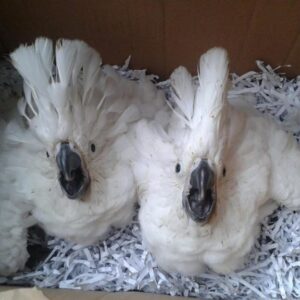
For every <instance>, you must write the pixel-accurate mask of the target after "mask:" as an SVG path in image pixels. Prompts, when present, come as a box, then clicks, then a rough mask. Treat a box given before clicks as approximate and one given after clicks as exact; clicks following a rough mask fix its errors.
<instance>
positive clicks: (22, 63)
mask: <svg viewBox="0 0 300 300" xmlns="http://www.w3.org/2000/svg"><path fill="white" fill-rule="evenodd" d="M11 59H12V62H13V64H14V66H15V67H16V69H17V70H18V71H19V73H20V74H21V76H22V77H23V79H24V98H23V99H22V100H20V102H19V104H18V108H19V111H20V114H21V116H22V118H23V119H24V120H25V126H24V125H23V123H22V122H20V120H17V119H13V120H11V121H10V122H9V124H7V125H4V124H2V125H3V126H2V128H1V129H2V130H1V135H2V138H1V141H2V144H1V147H0V165H1V169H2V172H1V174H0V195H1V197H0V198H1V199H0V241H1V243H0V274H2V275H8V274H11V273H14V272H16V271H17V270H20V269H22V268H23V267H24V264H25V262H26V260H27V258H28V253H27V251H26V238H27V236H26V234H27V227H28V226H31V225H33V224H35V223H38V224H39V225H41V226H42V227H43V228H44V229H45V230H46V231H47V232H48V233H49V234H51V235H55V236H57V237H61V238H65V239H68V240H71V241H73V242H77V243H80V244H91V243H93V242H95V241H97V240H98V239H100V238H103V237H104V236H105V234H106V233H107V232H108V230H109V229H110V228H111V227H121V226H124V225H126V224H127V223H128V222H129V221H130V220H131V218H132V216H133V212H134V201H135V192H136V191H135V185H134V178H133V174H132V172H131V169H130V160H129V154H130V156H132V153H131V151H133V150H132V147H131V144H130V143H129V142H128V140H127V138H126V132H127V130H128V126H129V124H130V123H131V122H134V121H136V120H138V119H139V118H141V117H145V118H149V119H151V118H155V113H154V112H155V110H157V109H158V108H159V107H160V105H162V106H164V105H165V104H164V97H163V95H162V93H161V92H158V91H157V90H156V88H155V86H154V85H153V84H152V83H151V82H150V81H149V80H148V79H147V78H144V79H143V80H141V81H140V82H134V81H130V80H128V79H125V78H122V77H121V76H120V75H118V74H117V73H116V71H114V70H113V69H112V68H110V67H108V66H106V67H101V68H100V66H101V58H100V56H99V54H98V53H97V52H96V51H95V50H93V49H92V48H90V47H89V46H88V45H87V44H85V43H84V42H81V41H77V40H74V41H70V40H59V41H58V42H57V43H56V45H55V49H53V44H52V41H51V40H49V39H45V38H39V39H37V40H36V41H35V43H34V44H33V45H31V46H21V47H19V48H18V49H17V50H15V51H14V52H13V53H12V54H11ZM162 115H163V113H162ZM156 117H159V116H156ZM161 118H162V119H163V117H161ZM133 156H134V155H133Z"/></svg>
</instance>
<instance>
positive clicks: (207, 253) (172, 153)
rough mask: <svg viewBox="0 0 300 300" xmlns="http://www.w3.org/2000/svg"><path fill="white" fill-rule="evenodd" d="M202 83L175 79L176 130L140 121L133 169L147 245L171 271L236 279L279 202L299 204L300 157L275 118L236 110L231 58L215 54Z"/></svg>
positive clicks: (183, 74) (208, 57) (204, 67)
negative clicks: (230, 90)
mask: <svg viewBox="0 0 300 300" xmlns="http://www.w3.org/2000/svg"><path fill="white" fill-rule="evenodd" d="M198 77H199V86H198V87H196V86H195V85H194V84H193V83H192V77H191V75H190V74H189V73H188V72H187V70H186V69H184V68H183V67H179V68H178V69H177V70H175V71H174V73H173V74H172V76H171V85H172V88H173V92H174V93H173V99H174V103H173V104H172V107H173V109H174V115H173V117H172V118H171V121H170V124H169V127H168V129H167V131H164V130H163V129H162V128H160V127H159V126H157V124H154V122H147V121H140V122H138V123H137V124H136V126H135V129H134V131H133V133H134V134H132V140H133V141H134V142H135V144H136V147H137V149H138V151H139V156H138V157H137V158H136V161H135V163H134V173H135V176H136V180H137V184H138V195H139V198H140V205H141V208H140V211H139V221H140V224H141V230H142V237H143V239H144V242H145V245H146V246H147V247H148V248H149V250H150V252H151V253H152V254H153V255H154V257H155V258H156V260H157V263H158V265H159V266H161V267H162V268H163V269H165V270H167V271H171V272H172V271H177V272H181V273H183V274H185V275H197V274H199V273H201V272H203V270H204V269H205V268H206V267H209V268H211V269H212V270H214V271H215V272H219V273H227V272H230V271H233V270H235V269H237V268H239V267H240V266H241V265H242V262H243V259H244V257H245V255H246V254H247V253H248V252H249V251H250V249H251V247H252V246H253V244H254V242H255V239H256V238H257V236H258V234H259V228H260V226H259V222H260V221H261V220H262V218H263V217H264V216H266V215H267V214H269V213H270V212H271V211H272V210H273V209H274V208H275V207H276V203H275V202H274V201H272V200H270V199H274V200H276V201H277V203H282V204H284V205H286V206H288V207H290V208H293V209H295V208H299V206H300V185H299V182H300V151H299V149H298V146H297V144H296V142H295V141H294V140H293V138H292V137H291V136H290V135H288V134H287V133H285V132H284V131H282V130H280V129H278V128H277V126H276V125H275V124H273V122H272V121H270V120H267V119H264V118H261V117H259V116H257V115H255V114H247V113H246V112H242V111H241V110H237V109H236V108H234V107H232V106H230V105H229V103H228V102H227V99H226V97H227V95H226V86H227V81H228V58H227V53H226V51H225V50H223V49H221V48H213V49H211V50H209V51H208V52H207V53H205V54H204V55H203V56H202V57H201V59H200V63H199V75H198Z"/></svg>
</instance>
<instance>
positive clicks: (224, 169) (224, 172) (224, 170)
mask: <svg viewBox="0 0 300 300" xmlns="http://www.w3.org/2000/svg"><path fill="white" fill-rule="evenodd" d="M225 176H226V168H225V167H224V168H223V177H225Z"/></svg>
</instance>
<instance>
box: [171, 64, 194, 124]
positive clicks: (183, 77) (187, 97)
mask: <svg viewBox="0 0 300 300" xmlns="http://www.w3.org/2000/svg"><path fill="white" fill-rule="evenodd" d="M170 80H171V88H172V94H173V95H172V96H173V98H172V100H174V102H175V105H176V109H175V110H174V108H173V107H172V106H171V108H172V109H173V111H174V112H175V113H176V114H177V115H178V116H179V117H181V118H182V119H183V120H184V122H185V123H186V124H187V125H189V124H190V123H191V121H192V118H193V111H194V97H195V92H194V87H193V79H192V76H191V74H190V73H189V72H188V70H187V69H186V68H185V67H182V66H180V67H178V68H177V69H175V71H174V72H173V73H172V74H171V78H170ZM167 103H168V102H167Z"/></svg>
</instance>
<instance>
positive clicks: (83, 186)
mask: <svg viewBox="0 0 300 300" xmlns="http://www.w3.org/2000/svg"><path fill="white" fill-rule="evenodd" d="M56 163H57V167H58V170H59V176H58V177H59V178H58V180H59V183H60V185H61V188H62V190H63V191H64V193H65V194H66V195H67V197H68V198H69V199H77V198H80V197H81V196H83V194H84V193H85V192H86V190H87V188H88V186H89V183H90V180H89V176H88V174H87V172H86V171H85V170H84V167H83V164H82V161H81V157H80V155H79V154H78V153H76V152H75V151H73V150H72V149H71V148H70V144H69V143H67V142H64V143H61V144H60V148H59V151H58V153H57V155H56Z"/></svg>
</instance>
